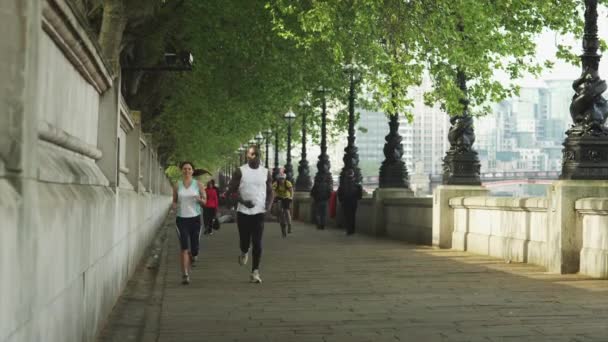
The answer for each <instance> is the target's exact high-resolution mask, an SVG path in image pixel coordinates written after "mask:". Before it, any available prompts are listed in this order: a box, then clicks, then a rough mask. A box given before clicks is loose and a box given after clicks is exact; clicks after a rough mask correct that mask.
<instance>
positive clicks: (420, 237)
mask: <svg viewBox="0 0 608 342" xmlns="http://www.w3.org/2000/svg"><path fill="white" fill-rule="evenodd" d="M383 203H384V215H385V225H386V236H388V237H391V238H393V239H397V240H402V241H407V242H410V243H416V244H420V245H430V244H431V241H432V238H433V199H432V198H430V197H410V198H387V199H385V200H384V201H383Z"/></svg>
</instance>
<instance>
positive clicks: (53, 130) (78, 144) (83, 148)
mask: <svg viewBox="0 0 608 342" xmlns="http://www.w3.org/2000/svg"><path fill="white" fill-rule="evenodd" d="M38 138H40V140H44V141H46V142H49V143H51V144H54V145H57V146H60V147H62V148H65V149H66V150H69V151H72V152H76V153H78V154H82V155H84V156H87V157H89V158H91V159H94V160H99V159H101V157H102V155H103V154H102V152H101V150H99V149H98V148H97V146H93V145H91V144H88V143H86V142H85V141H83V140H82V139H80V138H77V137H75V136H73V135H71V134H69V133H67V132H65V131H64V130H62V129H59V128H57V127H55V126H53V125H52V124H50V123H48V122H46V121H43V120H41V121H39V122H38Z"/></svg>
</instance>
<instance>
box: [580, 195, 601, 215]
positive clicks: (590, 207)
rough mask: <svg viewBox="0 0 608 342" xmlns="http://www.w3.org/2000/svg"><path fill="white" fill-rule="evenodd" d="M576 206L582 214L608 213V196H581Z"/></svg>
mask: <svg viewBox="0 0 608 342" xmlns="http://www.w3.org/2000/svg"><path fill="white" fill-rule="evenodd" d="M575 208H576V210H578V211H579V212H581V213H582V214H594V215H608V198H602V197H589V198H581V199H579V200H577V201H576V203H575Z"/></svg>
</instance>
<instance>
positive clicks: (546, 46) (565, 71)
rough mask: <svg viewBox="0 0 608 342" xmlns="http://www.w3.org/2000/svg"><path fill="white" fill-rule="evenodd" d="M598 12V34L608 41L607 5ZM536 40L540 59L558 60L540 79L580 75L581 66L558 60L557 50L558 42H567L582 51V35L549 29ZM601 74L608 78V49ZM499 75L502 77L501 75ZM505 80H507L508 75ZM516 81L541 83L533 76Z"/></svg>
mask: <svg viewBox="0 0 608 342" xmlns="http://www.w3.org/2000/svg"><path fill="white" fill-rule="evenodd" d="M598 14H599V16H598V36H599V37H600V38H602V39H604V40H606V41H608V9H607V8H606V7H605V6H598ZM536 42H537V44H538V45H537V53H536V56H537V58H538V59H539V60H545V59H551V60H554V61H556V63H555V66H554V67H553V68H552V69H550V70H545V71H544V72H543V74H542V75H541V76H540V77H539V79H544V80H546V79H568V80H575V79H576V78H578V77H579V76H580V73H581V68H580V66H573V65H571V64H568V63H566V62H563V61H559V60H556V58H555V52H556V51H557V47H556V46H557V44H565V45H570V46H573V47H574V52H575V53H577V54H579V53H582V50H583V48H582V37H574V36H560V35H558V34H556V33H555V32H550V31H547V32H544V33H543V34H541V35H540V36H538V37H537V39H536ZM600 76H601V78H602V79H604V80H608V51H607V52H606V53H605V55H604V56H603V58H602V60H601V62H600ZM497 77H498V78H499V79H501V78H502V77H501V76H497ZM503 77H504V76H503ZM505 80H507V78H506V77H505ZM516 83H517V84H519V85H520V86H522V87H526V86H534V85H537V84H538V83H539V80H538V79H535V78H533V77H525V78H523V79H520V80H517V81H516Z"/></svg>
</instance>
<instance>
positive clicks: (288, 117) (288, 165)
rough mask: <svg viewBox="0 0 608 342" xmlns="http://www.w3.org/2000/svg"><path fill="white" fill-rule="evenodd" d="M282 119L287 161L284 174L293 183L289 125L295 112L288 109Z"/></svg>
mask: <svg viewBox="0 0 608 342" xmlns="http://www.w3.org/2000/svg"><path fill="white" fill-rule="evenodd" d="M283 119H285V121H286V122H287V163H286V164H285V175H286V176H287V180H288V181H290V182H292V183H293V167H292V166H291V125H292V124H293V122H294V121H295V119H296V114H295V113H294V112H293V111H292V110H291V109H289V112H287V113H285V115H284V116H283Z"/></svg>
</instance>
